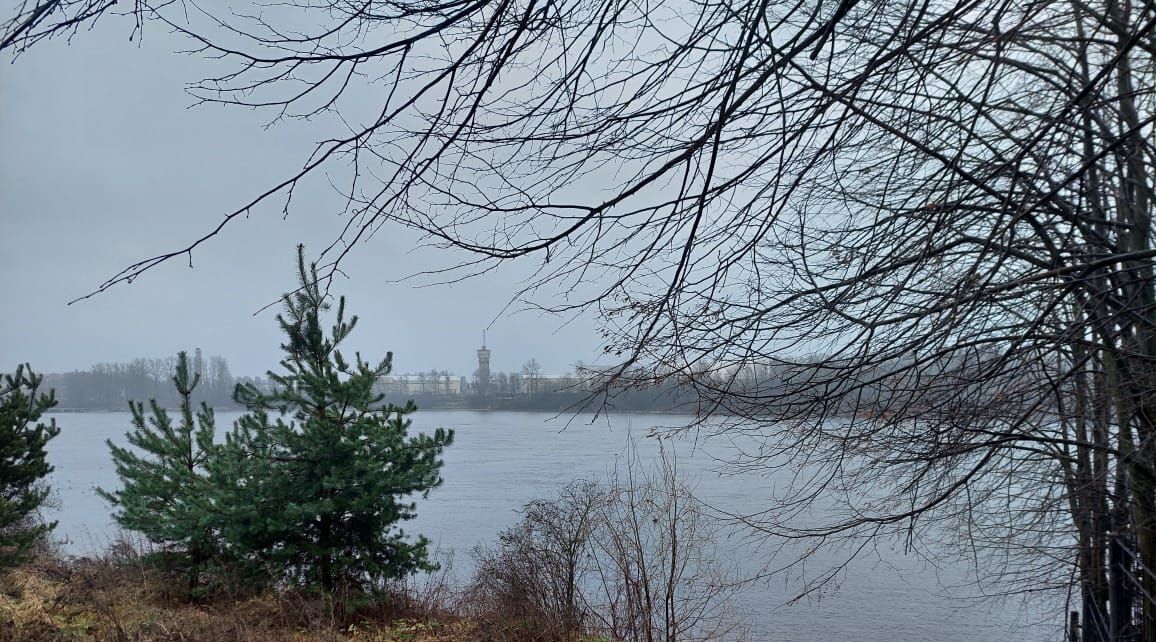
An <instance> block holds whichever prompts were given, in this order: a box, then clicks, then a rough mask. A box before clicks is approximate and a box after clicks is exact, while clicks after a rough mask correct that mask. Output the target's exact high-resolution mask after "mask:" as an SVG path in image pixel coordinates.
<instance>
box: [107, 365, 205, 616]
mask: <svg viewBox="0 0 1156 642" xmlns="http://www.w3.org/2000/svg"><path fill="white" fill-rule="evenodd" d="M199 382H200V374H199V373H197V374H194V375H190V373H189V358H188V355H187V354H186V353H184V352H181V353H180V354H178V355H177V366H176V370H175V372H174V373H173V385H174V386H175V387H176V390H177V394H178V395H179V396H180V399H181V405H180V411H179V414H180V423H178V424H176V425H174V424H173V418H172V417H171V416H170V415H169V413H168V411H167V410H165V409H164V408H162V407H161V406H160V404H158V403H157V401H156V400H155V399H153V400H152V401H150V402H149V408H150V412H151V417H147V418H146V416H145V409H144V404H142V403H140V402H136V401H130V402H129V409H130V410H131V411H132V425H133V427H132V430H130V431H129V432H127V433H125V439H126V440H127V441H128V443H129V444H130V445H131V446H132V448H131V449H130V448H125V447H122V446H118V445H116V444H114V443H113V442H112V440H108V442H107V443H108V447H109V450H110V451H112V460H113V463H114V465H115V466H116V472H117V475H118V476H119V477H120V480H121V485H122V487H121V488H120V490H116V491H112V492H109V491H107V490H104V489H97V492H98V493H99V494H100V495H101V496H102V497H104V498H105V499H106V500H108V501H109V502H110V503H111V504H112V505H113V506H114V507H115V509H116V510H115V513H114V514H113V517H114V518H115V519H116V521H117V523H118V524H120V525H121V527H123V528H126V529H128V530H132V531H137V532H140V533H142V534H144V535H145V537H147V538H148V539H149V541H151V542H153V543H154V544H158V545H160V546H161V547H163V548H164V549H165V550H166V551H169V552H175V553H179V554H181V555H182V556H183V557H184V563H183V564H182V566H184V568H185V573H186V579H187V588H188V592H189V597H190V598H191V597H194V596H195V593H196V591H197V588H198V584H199V580H200V575H201V573H202V571H203V567H204V565H205V563H206V562H207V561H208V560H209V559H210V558H211V556H212V555H213V552H214V551H215V547H216V534H215V533H216V530H217V520H216V513H214V511H213V507H212V497H213V493H212V489H211V488H210V486H209V478H208V475H207V473H206V471H205V465H206V463H207V462H208V459H209V458H210V457H212V455H213V452H214V451H215V450H216V447H215V446H214V445H213V434H214V433H215V426H216V424H215V420H214V417H213V409H212V408H210V407H208V406H207V405H206V404H203V403H202V404H201V407H200V409H199V410H197V411H196V412H194V411H193V403H192V395H193V390H194V389H196V387H197V384H198V383H199Z"/></svg>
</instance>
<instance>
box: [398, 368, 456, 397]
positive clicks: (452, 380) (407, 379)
mask: <svg viewBox="0 0 1156 642" xmlns="http://www.w3.org/2000/svg"><path fill="white" fill-rule="evenodd" d="M463 383H464V381H463V380H462V378H461V377H457V376H454V375H452V374H450V373H448V372H444V371H443V372H429V373H425V372H422V373H418V374H402V375H392V376H388V377H382V378H381V380H380V381H379V382H378V384H377V386H378V389H379V390H380V391H381V392H384V393H385V394H387V395H398V396H403V397H404V396H413V395H435V396H442V395H460V394H462V387H463V385H462V384H463Z"/></svg>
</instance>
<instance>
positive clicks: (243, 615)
mask: <svg viewBox="0 0 1156 642" xmlns="http://www.w3.org/2000/svg"><path fill="white" fill-rule="evenodd" d="M170 588H172V587H170V586H167V582H166V580H165V578H164V577H163V576H161V575H160V574H158V573H156V572H155V571H153V570H150V569H149V568H147V567H145V566H143V565H139V564H132V563H124V561H123V560H122V561H121V562H118V563H113V562H109V561H100V560H73V561H67V562H66V561H61V560H59V559H54V558H41V559H39V560H37V561H35V562H33V563H31V564H28V565H26V566H24V567H22V568H19V569H16V570H15V571H13V572H11V573H9V574H8V575H7V577H5V578H3V579H2V580H0V642H17V641H19V642H65V641H69V642H76V641H86V642H87V641H92V642H279V641H286V642H289V641H292V642H338V641H349V642H463V641H467V640H484V639H486V638H490V637H491V636H490V635H488V634H486V633H484V632H482V631H480V630H478V627H477V626H476V625H474V624H473V623H471V622H469V621H466V620H463V619H461V618H457V617H455V616H453V615H452V614H446V613H430V612H424V613H422V612H417V610H416V609H415V608H414V607H413V605H412V604H410V603H409V602H410V601H409V600H407V599H406V598H405V597H404V596H402V597H398V598H395V599H393V600H388V601H383V602H379V603H377V604H375V605H374V606H372V607H370V608H362V609H359V610H355V611H353V612H349V613H340V614H339V609H335V608H334V607H333V604H332V602H329V601H326V600H324V599H322V598H320V597H315V596H313V597H311V596H306V595H302V594H298V593H291V592H281V593H267V594H264V595H260V596H257V597H249V598H244V599H240V600H232V601H227V600H214V601H210V602H207V603H205V604H195V605H194V604H182V603H178V602H174V601H171V600H168V599H166V598H165V597H164V596H165V595H166V594H170V593H171V591H170V590H169V589H170Z"/></svg>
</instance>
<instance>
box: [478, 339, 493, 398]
mask: <svg viewBox="0 0 1156 642" xmlns="http://www.w3.org/2000/svg"><path fill="white" fill-rule="evenodd" d="M477 378H478V381H477V391H478V394H479V395H488V394H490V350H489V348H487V347H486V333H485V331H484V330H483V331H482V347H481V348H479V349H478V372H477Z"/></svg>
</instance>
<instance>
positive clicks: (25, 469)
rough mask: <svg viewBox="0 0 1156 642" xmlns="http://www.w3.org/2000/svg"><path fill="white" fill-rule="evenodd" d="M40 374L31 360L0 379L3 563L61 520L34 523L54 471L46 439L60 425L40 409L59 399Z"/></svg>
mask: <svg viewBox="0 0 1156 642" xmlns="http://www.w3.org/2000/svg"><path fill="white" fill-rule="evenodd" d="M40 382H41V377H40V376H37V375H36V374H33V372H32V369H31V368H30V367H29V366H27V365H22V366H18V367H17V368H16V373H15V374H12V375H5V376H4V378H3V380H0V568H5V567H8V566H11V565H14V564H16V563H18V562H20V561H21V560H23V559H24V558H25V557H26V555H27V554H28V552H29V550H30V549H31V547H32V546H33V545H34V544H35V543H36V542H37V541H38V540H39V539H40V538H41V537H43V536H44V535H45V534H47V533H48V531H50V530H51V529H52V528H53V527H54V526H55V525H56V524H55V523H51V524H34V523H33V519H34V513H35V511H36V510H37V509H38V508H40V506H41V504H43V502H44V499H45V498H46V497H47V496H48V488H47V487H46V486H45V485H44V484H43V483H42V480H43V479H44V477H45V475H47V474H48V473H50V472H52V466H50V465H49V464H48V462H47V460H46V458H45V450H44V448H45V445H46V444H47V443H48V440H49V439H52V438H53V437H55V436H56V435H57V434H58V433H59V432H60V429H59V428H57V427H56V420H55V419H53V420H49V422H48V423H47V424H45V423H42V422H41V421H40V417H41V415H43V414H44V413H45V412H46V411H47V410H49V409H50V408H52V407H53V406H55V405H56V397H55V395H54V394H53V392H52V391H49V392H48V393H47V394H44V393H41V392H40Z"/></svg>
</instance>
